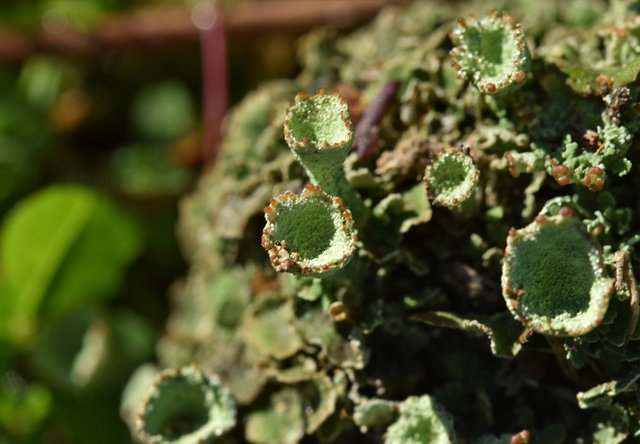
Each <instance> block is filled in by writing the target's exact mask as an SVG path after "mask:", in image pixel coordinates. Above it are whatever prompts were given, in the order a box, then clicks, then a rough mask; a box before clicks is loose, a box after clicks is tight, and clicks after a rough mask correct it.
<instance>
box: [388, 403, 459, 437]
mask: <svg viewBox="0 0 640 444" xmlns="http://www.w3.org/2000/svg"><path fill="white" fill-rule="evenodd" d="M399 410H400V417H399V418H398V420H397V421H396V422H394V423H393V424H391V425H390V426H389V428H388V429H387V433H386V439H385V441H384V442H385V444H451V443H453V442H454V441H455V434H454V432H453V423H452V421H451V418H450V417H449V414H448V413H447V412H446V411H445V410H444V409H443V408H442V407H440V406H439V405H438V404H436V402H435V401H433V400H432V399H431V397H430V396H427V395H423V396H420V397H416V396H412V397H409V398H407V399H405V400H404V401H403V402H402V403H401V404H400V409H399Z"/></svg>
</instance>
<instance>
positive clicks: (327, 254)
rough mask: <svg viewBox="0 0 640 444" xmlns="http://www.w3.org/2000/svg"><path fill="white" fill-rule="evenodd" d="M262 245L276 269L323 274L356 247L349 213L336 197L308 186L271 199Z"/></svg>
mask: <svg viewBox="0 0 640 444" xmlns="http://www.w3.org/2000/svg"><path fill="white" fill-rule="evenodd" d="M264 214H265V219H266V221H267V223H266V225H265V227H264V230H263V231H262V246H263V247H264V248H265V249H266V250H267V252H268V253H269V259H270V260H271V264H272V265H273V267H274V268H275V269H276V271H279V272H289V273H294V274H300V275H307V276H314V275H317V276H319V275H325V274H326V273H327V272H330V271H335V270H338V269H340V268H342V267H344V266H345V265H346V264H347V263H348V262H349V261H350V260H351V257H352V256H353V253H354V252H355V250H356V240H357V237H356V234H355V233H354V231H353V228H352V226H353V218H352V216H351V212H350V211H349V209H348V208H347V207H346V206H345V205H344V203H343V202H342V199H340V198H339V197H334V196H329V195H327V194H325V193H324V192H322V191H321V190H320V187H317V186H314V185H308V186H307V187H306V188H305V189H304V190H303V191H302V193H301V194H300V195H297V194H295V193H292V192H287V193H284V194H281V195H280V196H278V197H276V198H275V199H271V202H270V203H269V206H268V207H266V208H265V210H264Z"/></svg>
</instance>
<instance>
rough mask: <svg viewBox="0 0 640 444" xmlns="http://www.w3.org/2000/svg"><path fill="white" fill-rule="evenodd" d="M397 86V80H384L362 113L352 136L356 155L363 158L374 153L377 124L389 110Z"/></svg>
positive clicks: (376, 140)
mask: <svg viewBox="0 0 640 444" xmlns="http://www.w3.org/2000/svg"><path fill="white" fill-rule="evenodd" d="M399 87H400V83H399V82H397V81H394V80H388V81H387V82H385V84H384V85H383V86H382V89H381V90H380V92H379V93H378V95H377V96H376V98H375V99H374V100H373V102H371V104H370V105H369V106H368V107H367V109H366V111H365V112H364V114H363V115H362V118H361V119H360V121H359V122H358V125H357V126H356V131H355V134H354V136H353V139H354V140H353V146H354V148H355V151H356V153H358V157H360V158H365V157H369V156H371V155H372V154H374V152H375V149H376V145H377V143H378V131H379V127H378V125H380V121H381V120H382V117H384V115H385V113H386V112H387V111H388V110H389V106H390V105H391V103H392V102H393V99H394V98H395V96H396V93H397V92H398V88H399Z"/></svg>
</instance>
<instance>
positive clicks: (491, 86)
mask: <svg viewBox="0 0 640 444" xmlns="http://www.w3.org/2000/svg"><path fill="white" fill-rule="evenodd" d="M450 36H451V40H452V41H453V43H454V44H455V47H454V48H453V49H452V50H451V57H452V65H453V67H454V69H456V71H457V72H458V77H459V78H467V79H469V80H471V82H472V83H473V84H474V85H475V86H476V87H477V88H478V89H479V90H480V91H481V92H483V93H486V94H496V93H500V92H503V91H508V90H509V89H513V88H514V87H517V86H519V85H520V84H522V83H523V82H524V81H525V79H526V77H527V75H528V71H529V66H530V64H531V56H530V54H529V49H528V48H527V44H526V42H525V40H524V32H523V31H522V28H521V26H520V24H518V23H516V22H515V21H514V20H513V18H512V17H511V16H510V15H509V14H507V13H504V12H503V13H499V12H493V13H491V14H489V15H487V16H485V17H482V18H476V17H468V18H466V19H458V24H457V25H456V27H455V28H454V29H453V31H452V32H451V35H450Z"/></svg>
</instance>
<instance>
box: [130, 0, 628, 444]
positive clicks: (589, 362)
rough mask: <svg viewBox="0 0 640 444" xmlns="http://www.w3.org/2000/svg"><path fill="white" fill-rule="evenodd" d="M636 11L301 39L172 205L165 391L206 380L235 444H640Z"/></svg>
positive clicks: (467, 6) (517, 12) (433, 21)
mask: <svg viewBox="0 0 640 444" xmlns="http://www.w3.org/2000/svg"><path fill="white" fill-rule="evenodd" d="M634 3H635V2H629V1H626V0H625V1H615V2H613V1H612V2H606V1H603V0H568V1H566V2H558V1H555V0H541V1H540V2H536V3H535V4H534V3H532V2H530V1H527V0H512V1H510V2H503V1H499V0H487V1H483V2H468V1H460V2H449V3H447V4H446V5H443V4H442V3H441V2H437V3H436V2H433V1H429V0H422V1H416V2H414V3H412V4H410V5H406V6H390V7H388V8H385V9H384V10H383V11H381V13H380V15H379V16H378V18H377V19H375V20H374V21H373V22H372V23H371V24H370V25H367V26H365V27H363V28H361V29H359V30H356V31H354V32H352V33H344V34H340V33H337V32H333V31H330V30H326V29H324V30H320V31H317V32H315V33H314V34H311V35H309V36H307V37H305V38H304V42H303V44H302V45H301V46H300V51H301V53H300V58H299V60H300V63H301V65H302V66H301V68H302V71H301V74H300V76H299V77H297V78H295V79H292V80H287V81H277V82H269V83H267V84H266V85H263V86H261V87H259V88H258V90H257V91H256V92H255V93H251V94H249V95H248V96H247V98H246V99H244V100H243V101H242V102H240V103H239V104H238V105H237V106H236V107H234V108H233V110H232V111H231V112H230V114H229V117H228V123H227V131H226V135H225V137H224V141H223V144H222V147H221V148H222V149H221V151H220V158H219V159H218V160H217V163H216V164H215V165H213V166H212V168H210V169H208V170H206V171H204V172H203V177H202V179H201V181H200V183H199V184H198V186H197V188H196V189H195V190H194V191H193V192H192V193H191V194H190V195H189V196H187V197H186V198H185V199H184V200H183V201H182V204H181V206H180V213H181V214H180V223H179V228H178V232H179V236H180V240H181V243H182V246H183V250H184V252H185V255H186V257H187V260H188V262H189V265H190V267H189V271H188V273H187V275H186V277H185V278H184V280H183V281H182V282H179V283H177V284H176V285H175V286H174V287H173V288H172V296H173V298H172V309H171V312H170V314H169V317H168V320H167V324H166V331H165V332H164V334H163V335H162V337H161V338H160V340H159V341H158V346H157V356H158V362H157V369H158V371H161V370H162V369H166V368H176V367H181V366H186V365H189V364H191V363H197V364H198V366H199V369H200V372H201V373H202V374H203V375H204V377H205V378H209V377H212V376H213V375H216V376H217V377H218V378H219V381H220V384H221V385H223V386H225V387H227V388H228V390H229V393H230V394H231V396H232V397H233V399H234V401H235V403H236V404H237V405H238V406H239V407H238V421H237V422H236V424H235V426H234V427H233V429H232V430H231V431H230V432H229V436H228V437H225V438H224V439H227V440H228V441H229V442H246V441H248V442H256V443H265V444H282V443H285V442H286V443H289V442H290V443H297V442H307V441H309V442H312V441H313V442H316V441H318V442H358V443H359V442H362V443H380V442H385V441H386V442H387V443H394V444H395V443H402V444H408V443H411V442H416V443H420V442H443V443H444V442H468V443H476V442H477V443H482V442H510V443H512V444H516V443H518V444H523V443H527V442H532V443H535V442H543V443H549V444H561V443H563V442H569V441H571V442H573V441H576V442H607V440H610V442H619V441H620V440H625V439H626V440H627V442H633V440H634V439H637V437H638V436H640V425H639V423H638V417H640V411H639V410H638V406H637V396H636V394H637V393H636V384H637V377H636V376H635V375H637V362H638V360H639V359H640V346H639V343H638V339H639V338H640V326H639V324H640V323H639V322H638V317H639V313H640V297H639V296H638V295H639V293H638V288H637V283H636V280H635V276H636V275H637V273H638V266H637V260H636V259H637V249H638V244H639V242H640V230H638V220H639V216H638V199H637V195H638V193H637V190H638V187H640V180H639V178H638V177H639V176H638V169H637V163H638V150H637V148H638V131H639V129H640V111H639V108H638V101H639V100H640V89H639V88H638V81H637V73H638V70H637V67H638V66H640V65H638V64H639V63H640V53H639V52H638V45H637V41H638V35H639V34H638V30H637V29H638V12H640V11H639V10H638V8H637V5H635V6H634ZM494 7H498V8H508V10H506V11H505V12H498V13H489V14H487V13H486V11H487V10H488V9H489V8H494ZM474 14H475V15H474ZM459 17H464V20H461V21H457V18H459ZM474 17H475V18H474ZM511 17H513V18H511ZM450 34H452V36H453V39H450V38H448V36H449V35H450ZM525 34H526V36H525ZM452 40H453V41H452ZM529 48H530V49H529ZM450 51H451V53H450ZM452 62H453V67H452ZM458 75H460V76H462V77H463V78H465V79H466V80H467V81H460V79H457V76H458ZM355 133H358V134H359V136H358V137H356V136H355ZM358 138H359V139H360V140H358ZM454 147H455V148H454ZM465 147H468V148H465ZM265 207H266V210H265ZM265 219H266V221H265ZM352 219H353V221H352ZM265 222H266V225H265ZM512 227H513V228H512ZM261 235H262V238H261ZM260 238H261V242H260V241H258V239H260ZM261 243H262V247H264V248H261V245H260V244H261ZM265 249H266V251H265ZM280 271H282V272H283V273H279V272H280ZM501 284H502V285H501ZM501 286H502V292H501ZM501 293H502V294H501ZM153 371H155V370H153ZM572 393H581V394H580V395H579V396H578V398H577V400H576V399H574V400H573V401H572V400H571V397H572V396H573V395H572ZM127 404H128V405H129V407H127V408H125V406H124V405H123V415H124V416H125V417H126V418H130V417H131V415H130V411H131V407H130V406H131V405H133V404H129V403H127ZM581 407H588V409H582V408H581ZM127 421H129V423H130V419H127ZM454 429H455V432H454ZM224 442H226V441H224Z"/></svg>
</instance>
